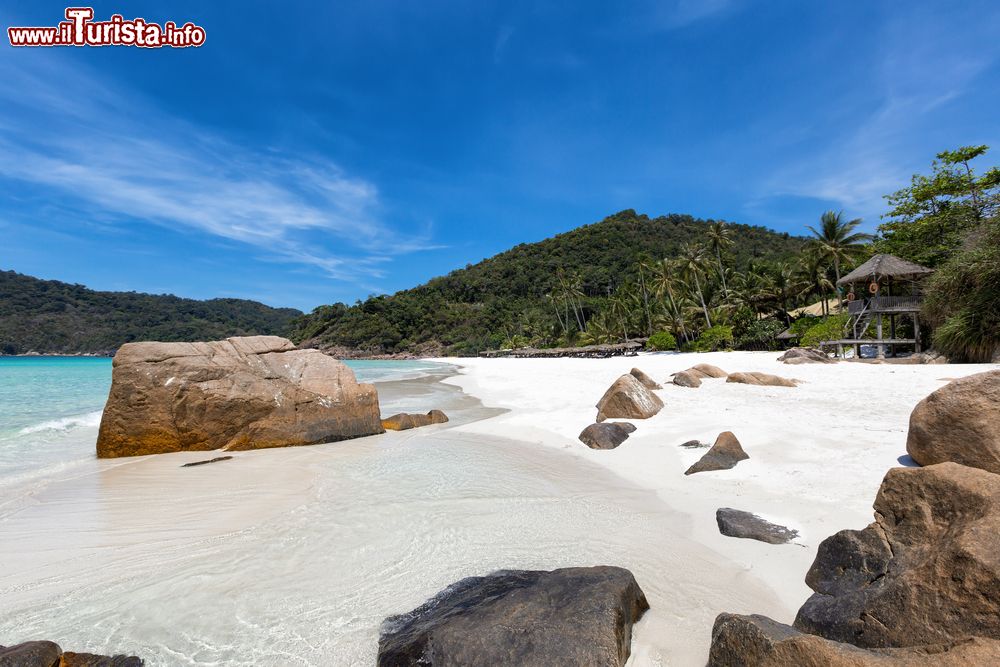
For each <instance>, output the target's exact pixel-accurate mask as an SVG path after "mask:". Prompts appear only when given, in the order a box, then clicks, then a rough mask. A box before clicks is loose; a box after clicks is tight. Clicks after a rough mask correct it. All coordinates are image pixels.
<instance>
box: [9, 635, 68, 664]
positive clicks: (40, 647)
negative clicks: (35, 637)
mask: <svg viewBox="0 0 1000 667" xmlns="http://www.w3.org/2000/svg"><path fill="white" fill-rule="evenodd" d="M60 655H62V649H61V648H59V644H56V643H55V642H49V641H36V642H24V643H22V644H15V645H14V646H7V647H3V646H0V667H53V665H56V664H58V662H59V656H60Z"/></svg>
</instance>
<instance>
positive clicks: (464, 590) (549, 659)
mask: <svg viewBox="0 0 1000 667" xmlns="http://www.w3.org/2000/svg"><path fill="white" fill-rule="evenodd" d="M647 609H649V604H648V603H647V602H646V597H645V595H643V593H642V590H641V589H640V588H639V585H638V584H637V583H636V581H635V578H634V577H633V576H632V573H631V572H629V571H628V570H625V569H622V568H619V567H608V566H602V567H579V568H565V569H560V570H553V571H551V572H542V571H526V570H517V571H501V572H496V573H494V574H491V575H488V576H485V577H470V578H468V579H463V580H462V581H459V582H458V583H456V584H454V585H453V586H450V587H449V588H447V589H445V590H444V591H442V592H441V593H440V594H438V595H437V596H436V597H435V598H433V599H432V600H430V601H428V602H427V603H425V604H424V605H422V606H420V607H418V608H417V609H415V610H414V611H412V612H410V613H408V614H403V615H400V616H394V617H391V618H388V619H386V621H385V622H384V623H383V626H382V636H381V638H380V639H379V652H378V665H379V667H404V666H406V667H410V666H412V665H424V666H427V667H439V666H442V665H449V666H458V665H462V666H463V667H495V666H499V665H518V666H520V667H577V666H578V665H587V666H592V667H621V666H622V665H624V664H625V661H626V660H628V657H629V653H630V651H631V648H630V647H631V642H632V625H633V624H634V623H635V622H636V621H638V620H639V618H640V617H641V616H642V614H643V613H644V612H645V611H646V610H647Z"/></svg>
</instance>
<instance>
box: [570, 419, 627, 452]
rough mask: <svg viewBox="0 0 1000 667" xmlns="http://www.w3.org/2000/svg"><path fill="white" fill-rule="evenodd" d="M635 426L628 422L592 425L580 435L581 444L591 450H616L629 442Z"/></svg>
mask: <svg viewBox="0 0 1000 667" xmlns="http://www.w3.org/2000/svg"><path fill="white" fill-rule="evenodd" d="M633 431H635V425H634V424H629V423H628V422H601V423H597V424H591V425H590V426H588V427H587V428H585V429H583V431H582V432H581V433H580V442H582V443H583V444H585V445H587V446H588V447H590V448H591V449H614V448H615V447H617V446H618V445H620V444H622V443H623V442H625V441H626V440H628V436H629V434H630V433H632V432H633Z"/></svg>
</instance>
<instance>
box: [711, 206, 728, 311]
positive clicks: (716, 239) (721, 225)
mask: <svg viewBox="0 0 1000 667" xmlns="http://www.w3.org/2000/svg"><path fill="white" fill-rule="evenodd" d="M732 245H733V240H732V239H731V238H730V236H729V227H727V226H726V223H725V222H724V221H722V220H713V221H712V222H710V223H709V224H708V249H709V250H711V251H712V252H713V253H714V254H715V259H716V261H717V262H718V264H719V278H720V279H721V280H722V296H723V298H725V299H728V298H729V287H728V286H727V285H726V269H725V267H724V266H723V265H722V251H723V250H725V249H726V248H729V247H730V246H732Z"/></svg>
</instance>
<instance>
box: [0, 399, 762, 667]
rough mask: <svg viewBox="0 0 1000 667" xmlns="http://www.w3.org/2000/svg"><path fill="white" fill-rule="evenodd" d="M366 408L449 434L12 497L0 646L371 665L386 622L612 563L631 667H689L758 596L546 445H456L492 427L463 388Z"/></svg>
mask: <svg viewBox="0 0 1000 667" xmlns="http://www.w3.org/2000/svg"><path fill="white" fill-rule="evenodd" d="M380 398H381V399H382V403H383V410H384V411H385V412H391V411H395V410H397V409H398V410H426V409H428V408H429V407H441V408H444V409H445V410H446V412H448V414H449V415H450V416H451V417H452V421H451V422H450V423H449V424H447V425H440V426H431V427H426V428H424V429H416V430H413V431H407V432H402V433H388V434H385V435H382V436H373V437H370V438H361V439H358V440H352V441H348V442H341V443H333V444H329V445H316V446H312V447H298V448H290V449H278V450H262V451H256V452H238V453H234V456H235V458H234V459H232V460H231V461H225V462H221V463H217V464H212V465H207V466H200V467H196V468H181V467H180V465H181V464H182V463H185V462H188V461H193V460H198V459H203V458H206V455H205V453H203V452H202V453H196V452H186V453H180V454H165V455H160V456H151V457H142V458H135V459H116V460H112V461H96V460H90V461H88V462H85V463H83V464H81V466H80V467H79V468H78V469H76V470H75V471H73V474H72V475H61V476H57V477H56V478H55V480H54V481H51V482H50V483H47V484H45V485H35V486H27V487H25V486H23V485H22V487H20V488H22V489H23V488H28V489H30V490H29V491H28V492H27V493H23V494H21V493H19V494H10V493H8V498H10V502H8V503H7V504H6V505H4V506H2V507H0V644H3V643H12V642H18V641H24V640H27V639H37V638H48V639H52V640H55V641H57V642H59V643H60V644H61V645H63V646H64V647H67V648H72V649H73V650H89V651H94V652H102V653H115V652H128V653H133V654H137V655H140V656H142V657H144V658H145V659H146V660H147V664H148V665H371V664H373V663H374V658H375V655H376V651H377V645H378V633H379V626H380V624H381V622H382V621H383V619H385V618H386V617H387V616H391V615H394V614H398V613H401V612H405V611H408V610H410V609H412V608H414V607H416V606H418V605H419V604H421V603H422V602H424V601H425V600H426V599H427V598H429V597H431V596H432V595H434V594H435V593H436V592H438V591H439V590H441V589H442V588H444V587H445V586H447V585H449V584H451V583H453V582H454V581H456V580H458V579H460V578H462V577H465V576H470V575H481V574H485V573H488V572H491V571H494V570H497V569H511V568H538V569H551V568H554V567H562V566H581V565H597V564H609V565H620V566H624V567H627V568H629V569H631V570H632V571H633V573H634V574H635V575H636V578H637V579H638V581H639V583H640V586H641V587H642V588H643V590H644V591H645V593H646V595H647V597H648V598H649V600H650V603H651V605H652V606H653V609H652V610H651V611H650V612H649V613H647V616H646V617H645V618H644V619H643V621H642V622H641V623H640V625H639V627H638V628H637V631H636V635H635V643H634V646H633V651H634V657H633V660H632V662H631V664H632V665H658V664H703V663H704V657H705V655H706V647H707V644H708V639H709V633H710V629H711V621H712V618H713V617H714V614H715V612H716V611H717V610H718V609H719V608H720V605H721V604H723V603H722V601H723V600H724V601H725V605H726V607H727V608H730V609H733V610H741V609H745V610H748V609H753V608H759V605H760V604H761V603H762V601H764V600H765V599H768V598H769V596H770V592H769V591H768V590H767V589H765V588H764V587H762V586H756V585H753V584H751V585H749V586H748V585H746V583H745V580H746V579H747V578H750V575H749V574H748V573H747V572H746V571H745V570H744V569H742V568H739V567H736V566H734V565H733V564H732V563H730V562H728V561H726V560H725V559H723V558H721V557H719V556H718V554H715V553H714V552H712V551H710V550H708V549H706V548H704V547H702V546H700V545H698V544H695V543H694V542H692V541H691V539H690V533H691V531H690V525H689V524H688V519H687V518H686V517H685V516H684V515H682V514H679V513H676V512H674V511H672V510H671V509H670V508H669V507H667V506H666V505H665V504H664V503H663V502H662V501H661V500H659V499H658V498H657V497H656V496H655V495H654V494H652V493H650V492H646V491H642V490H639V489H637V488H636V487H634V486H632V485H629V484H627V483H625V482H623V481H622V480H621V479H620V478H617V477H615V476H614V475H612V474H610V473H608V472H607V471H606V470H605V469H604V468H603V467H601V466H597V465H595V464H593V463H589V462H586V461H583V460H581V459H578V458H576V457H570V456H566V455H564V454H563V453H562V452H560V451H559V450H558V449H553V448H549V447H540V446H537V445H533V444H531V443H523V442H517V441H512V440H505V439H501V438H496V437H492V436H483V435H470V434H466V433H463V432H462V428H461V426H462V424H463V423H467V422H470V421H474V420H481V419H483V418H488V417H489V416H491V415H493V414H496V413H497V411H495V410H490V409H487V408H483V407H482V406H481V405H480V404H479V403H478V401H476V400H474V399H472V398H471V397H468V396H466V395H464V394H461V393H460V392H458V390H457V389H455V388H453V387H449V386H446V385H442V384H440V383H435V382H429V381H425V380H409V381H405V382H398V383H386V384H382V385H380ZM736 582H744V583H740V584H739V586H736ZM734 587H735V588H739V590H741V591H748V592H745V593H742V594H741V595H742V596H743V597H740V595H735V594H732V593H731V592H730V590H731V589H733V588H734Z"/></svg>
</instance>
